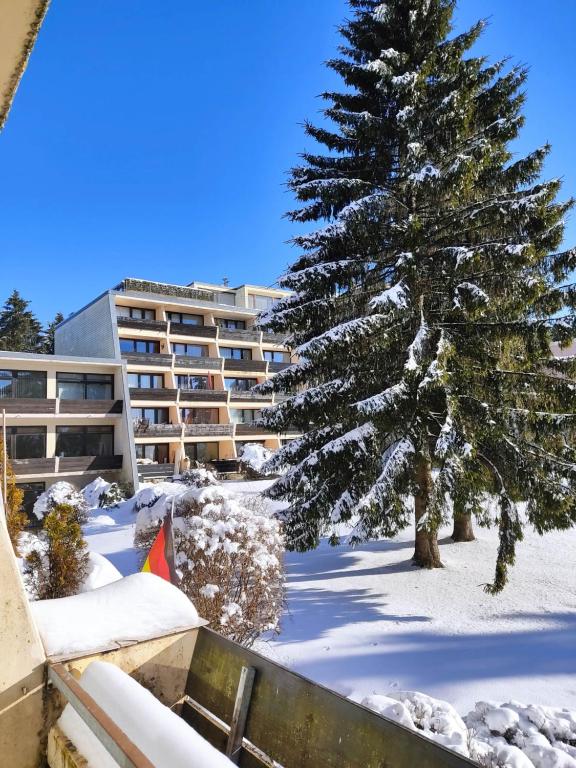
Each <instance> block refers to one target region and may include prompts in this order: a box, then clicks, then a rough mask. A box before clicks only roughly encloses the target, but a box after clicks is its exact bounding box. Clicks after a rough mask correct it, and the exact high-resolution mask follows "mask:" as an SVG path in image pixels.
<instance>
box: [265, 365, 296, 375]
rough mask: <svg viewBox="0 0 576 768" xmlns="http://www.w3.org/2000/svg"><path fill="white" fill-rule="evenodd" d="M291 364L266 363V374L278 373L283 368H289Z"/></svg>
mask: <svg viewBox="0 0 576 768" xmlns="http://www.w3.org/2000/svg"><path fill="white" fill-rule="evenodd" d="M291 365H292V363H268V373H278V371H283V370H284V369H285V368H290V366H291Z"/></svg>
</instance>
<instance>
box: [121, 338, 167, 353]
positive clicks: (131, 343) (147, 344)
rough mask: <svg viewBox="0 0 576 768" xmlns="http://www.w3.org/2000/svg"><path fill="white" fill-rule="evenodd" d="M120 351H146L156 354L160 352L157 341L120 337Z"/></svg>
mask: <svg viewBox="0 0 576 768" xmlns="http://www.w3.org/2000/svg"><path fill="white" fill-rule="evenodd" d="M120 351H121V352H148V353H149V354H156V355H157V354H158V353H159V352H160V342H159V341H144V340H143V339H120Z"/></svg>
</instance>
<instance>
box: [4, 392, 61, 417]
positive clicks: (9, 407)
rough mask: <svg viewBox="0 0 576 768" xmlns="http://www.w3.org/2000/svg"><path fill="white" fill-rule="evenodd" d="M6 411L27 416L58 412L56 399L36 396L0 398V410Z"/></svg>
mask: <svg viewBox="0 0 576 768" xmlns="http://www.w3.org/2000/svg"><path fill="white" fill-rule="evenodd" d="M2 410H4V411H6V413H8V414H11V413H22V414H26V415H27V416H28V415H30V416H32V415H34V414H37V413H38V414H40V413H41V414H54V413H56V400H46V399H44V398H39V397H38V398H36V397H21V398H20V397H9V398H6V399H4V398H2V399H1V400H0V411H2Z"/></svg>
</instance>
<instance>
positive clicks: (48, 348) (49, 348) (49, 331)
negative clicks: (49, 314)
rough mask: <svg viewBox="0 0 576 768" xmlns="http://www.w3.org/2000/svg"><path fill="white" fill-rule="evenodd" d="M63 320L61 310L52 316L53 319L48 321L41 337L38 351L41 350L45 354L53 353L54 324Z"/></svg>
mask: <svg viewBox="0 0 576 768" xmlns="http://www.w3.org/2000/svg"><path fill="white" fill-rule="evenodd" d="M63 320H64V315H63V314H62V312H57V313H56V314H55V316H54V320H52V322H51V323H48V325H47V327H46V330H45V331H44V334H43V337H42V344H41V349H40V351H41V352H43V353H44V354H45V355H53V354H54V344H55V339H54V337H55V332H56V326H57V325H59V324H60V323H61V322H62V321H63Z"/></svg>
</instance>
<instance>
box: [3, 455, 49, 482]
mask: <svg viewBox="0 0 576 768" xmlns="http://www.w3.org/2000/svg"><path fill="white" fill-rule="evenodd" d="M12 469H13V470H14V474H15V475H16V476H17V477H19V476H21V475H53V474H54V473H55V472H56V459H54V458H52V459H12Z"/></svg>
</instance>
